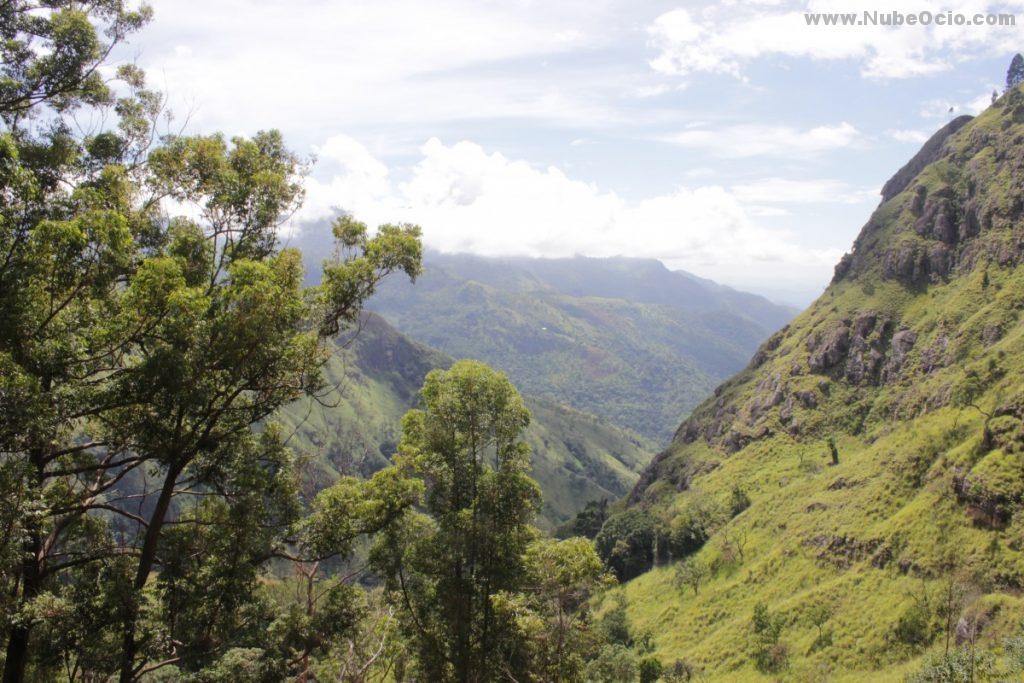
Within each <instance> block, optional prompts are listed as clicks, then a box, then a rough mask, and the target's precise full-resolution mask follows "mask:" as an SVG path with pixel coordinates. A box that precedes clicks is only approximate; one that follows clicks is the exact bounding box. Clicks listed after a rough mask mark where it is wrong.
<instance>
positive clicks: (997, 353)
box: [624, 89, 1024, 681]
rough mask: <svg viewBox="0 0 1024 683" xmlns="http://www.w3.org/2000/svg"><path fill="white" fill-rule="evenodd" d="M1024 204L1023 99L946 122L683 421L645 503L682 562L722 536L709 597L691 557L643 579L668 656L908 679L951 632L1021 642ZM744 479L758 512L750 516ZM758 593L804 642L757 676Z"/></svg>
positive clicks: (638, 620)
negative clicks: (749, 355) (826, 275)
mask: <svg viewBox="0 0 1024 683" xmlns="http://www.w3.org/2000/svg"><path fill="white" fill-rule="evenodd" d="M1022 217H1024V93H1022V92H1021V91H1020V89H1017V90H1014V91H1012V92H1010V93H1009V94H1008V95H1005V96H1004V97H1002V98H1001V99H1000V100H999V101H998V102H997V103H996V104H995V105H994V106H993V107H991V108H990V109H989V110H988V111H986V112H985V113H983V114H982V115H980V116H979V117H978V118H976V119H974V120H969V119H967V118H963V119H958V120H956V121H954V122H952V123H951V124H949V125H948V126H947V127H946V128H944V129H943V130H942V131H939V133H937V134H936V136H935V137H934V138H933V139H932V140H931V141H929V142H928V144H927V145H926V146H925V148H924V149H923V150H922V151H921V153H920V154H919V155H918V156H917V157H915V158H914V159H913V160H912V161H911V162H910V163H909V164H907V166H906V167H905V168H904V169H902V170H901V171H900V172H899V173H898V174H897V175H896V176H895V177H894V178H893V180H892V181H890V183H889V184H887V185H886V187H885V190H884V192H883V201H882V203H881V205H880V206H879V207H878V209H877V210H876V211H875V213H874V214H873V215H872V216H871V218H870V220H869V221H868V223H867V225H865V226H864V228H863V230H862V232H861V234H860V236H859V237H858V239H857V240H856V242H855V247H854V250H853V252H852V253H851V254H849V255H847V256H846V257H844V258H843V260H842V261H841V263H840V264H839V265H838V266H837V268H836V276H835V279H834V281H833V283H832V284H831V286H830V287H829V288H828V289H827V290H826V291H825V293H824V294H823V295H822V296H821V297H820V298H819V299H818V300H817V301H816V302H815V303H814V304H813V305H812V306H811V307H810V308H809V309H807V310H806V311H804V312H803V313H802V314H801V315H800V316H798V317H797V318H796V319H795V320H794V321H793V322H792V323H791V324H790V325H789V326H788V327H786V328H785V329H783V330H782V331H781V332H779V333H778V334H776V335H774V336H773V337H771V338H770V339H769V340H768V342H766V343H765V344H764V345H763V346H762V347H761V349H760V350H759V351H758V352H757V354H755V356H754V359H753V360H752V361H751V363H750V365H749V366H748V367H747V368H746V369H745V370H743V371H742V372H740V373H739V374H738V375H736V376H735V377H733V378H732V379H730V380H729V381H728V382H726V383H725V384H723V385H722V386H720V387H719V388H718V389H716V391H715V393H714V396H713V397H712V398H710V399H708V400H707V401H705V402H704V403H703V404H702V405H701V406H700V407H699V408H697V410H696V411H695V412H694V413H693V415H692V416H691V417H690V418H689V419H687V420H686V421H685V422H684V423H683V424H682V426H681V427H680V428H679V430H678V431H677V433H676V435H675V439H674V441H673V443H672V445H671V446H670V448H669V449H667V450H666V451H665V452H663V453H662V454H660V455H659V456H658V457H657V458H656V459H655V461H654V462H653V463H652V465H651V466H650V468H649V469H648V470H647V471H646V472H645V474H644V475H643V477H642V480H641V482H640V483H639V484H638V485H637V487H636V489H635V490H634V491H633V493H632V494H631V496H630V498H629V501H628V503H629V505H630V506H631V507H632V508H633V509H635V510H642V509H646V510H648V511H650V512H651V513H652V514H653V515H655V516H656V517H658V518H659V519H660V520H662V521H663V522H664V523H665V524H666V527H667V528H668V529H669V530H670V531H669V532H668V534H667V538H668V539H669V540H667V541H666V545H667V546H668V548H669V549H670V550H672V549H674V550H675V555H676V558H678V557H679V556H680V555H681V554H683V553H685V544H684V543H681V542H680V539H682V540H685V538H687V537H686V534H685V532H686V530H687V529H692V528H693V527H694V525H695V524H696V523H697V522H701V521H703V523H705V525H706V528H707V530H708V531H709V532H710V538H709V540H707V542H706V543H705V544H704V545H703V548H702V549H701V550H700V551H699V553H698V554H697V556H696V558H697V561H698V562H701V563H704V564H703V565H701V566H707V567H710V568H712V570H713V571H712V573H711V576H710V577H709V578H708V580H707V581H706V582H705V583H704V584H702V585H700V586H699V590H698V591H697V592H696V594H695V591H693V590H692V589H691V588H690V587H685V588H682V589H681V588H679V587H677V586H676V583H675V582H674V577H675V576H676V571H677V567H678V566H679V563H678V560H677V561H676V562H675V563H673V562H672V561H671V560H666V561H664V562H663V563H662V566H659V567H656V568H655V569H653V570H652V571H650V572H647V573H646V574H643V575H642V576H640V577H639V578H637V579H636V580H634V581H632V582H630V583H629V584H628V585H626V586H625V588H624V592H625V594H626V596H627V598H628V600H629V601H630V608H629V614H630V617H631V618H632V620H633V621H634V623H635V625H636V626H637V627H638V628H640V629H649V630H651V631H652V632H653V633H654V643H655V647H656V651H657V653H658V655H659V656H660V657H661V658H662V659H663V660H667V661H672V660H673V659H675V658H680V659H684V660H686V661H688V662H690V663H691V664H693V665H696V666H698V667H700V668H702V669H703V670H704V671H705V673H706V674H708V676H709V678H710V679H712V680H728V681H735V680H748V679H749V680H759V679H761V678H765V679H776V678H785V679H790V680H834V681H838V680H872V681H878V680H901V678H902V675H903V673H904V672H906V671H911V670H914V669H916V668H917V667H919V666H920V665H921V657H922V656H923V655H924V654H926V653H932V652H936V651H938V652H943V651H944V650H945V647H946V643H947V635H948V639H949V640H948V642H949V643H950V648H952V649H953V650H955V649H956V648H957V647H958V646H959V645H960V644H961V643H964V642H967V643H968V644H969V643H971V642H974V641H975V640H977V643H978V645H977V646H978V648H979V649H981V648H994V651H995V652H996V653H997V654H998V653H999V652H1001V642H1002V639H1003V637H1005V636H1007V635H1009V634H1012V633H1019V628H1020V623H1021V617H1022V616H1024V603H1022V599H1021V591H1022V589H1024V509H1022V505H1024V455H1022V453H1024V327H1022V325H1021V324H1020V319H1021V315H1022V310H1024V267H1022V265H1021V264H1022V261H1024V221H1022ZM830 439H832V442H833V443H834V445H835V452H836V454H837V457H838V464H835V465H833V464H832V457H831V453H832V448H831V446H830ZM737 489H739V490H742V491H743V492H745V493H746V494H747V495H748V496H749V498H750V501H751V503H752V504H751V505H750V507H749V508H747V509H746V510H744V511H742V512H739V514H738V515H735V516H733V514H732V513H730V512H729V511H728V506H729V501H730V500H733V499H734V491H736V490H737ZM741 507H742V506H741ZM708 510H712V511H717V517H716V515H714V514H712V515H708V514H707V511H708ZM701 515H703V516H701ZM708 519H710V520H711V521H709V522H708V521H706V520H708ZM695 520H696V522H695ZM673 534H674V535H673ZM660 554H661V555H662V556H663V558H664V556H665V555H666V554H668V553H666V552H665V549H662V550H661V551H660ZM689 566H691V567H692V566H698V565H694V564H692V563H691V565H689ZM951 588H953V589H954V590H952V591H951V590H950V589H951ZM949 596H953V597H955V599H954V600H949V599H948V598H949ZM757 603H763V604H764V605H766V606H767V608H768V610H769V614H770V615H775V616H774V619H777V622H774V623H775V624H777V626H778V628H779V643H780V644H781V646H780V648H778V649H775V650H771V651H768V650H765V651H766V652H768V655H770V656H778V657H779V658H780V659H781V660H782V661H785V660H786V659H787V658H786V657H784V656H783V655H788V665H787V666H786V667H785V668H782V667H780V668H779V669H778V670H777V672H775V673H770V674H764V673H761V672H759V671H758V669H757V667H756V666H755V655H756V650H757V647H758V637H757V636H755V634H754V633H753V630H752V625H751V624H752V614H753V612H754V607H755V605H756V604H757ZM947 604H948V605H949V608H948V609H946V607H945V605H947ZM821 606H823V607H824V608H825V609H824V610H823V611H821V612H818V613H817V614H816V613H815V612H816V610H815V608H816V607H821ZM815 622H818V623H815ZM765 623H769V624H771V623H772V619H769V620H768V621H767V622H766V621H764V620H762V624H765ZM772 628H774V625H771V626H770V627H768V628H766V629H765V630H762V634H764V633H770V632H772ZM769 640H770V639H769ZM761 642H762V643H763V642H764V641H761ZM762 663H763V664H764V663H765V662H762ZM761 668H762V669H767V668H770V666H762V667H761ZM1015 675H1016V676H1019V674H1015ZM936 680H938V679H936ZM942 680H947V679H942ZM948 680H954V679H948ZM955 680H960V679H955ZM964 680H966V679H964ZM979 680H980V679H979ZM985 680H988V679H985ZM1010 680H1020V679H1019V678H1011V679H1010Z"/></svg>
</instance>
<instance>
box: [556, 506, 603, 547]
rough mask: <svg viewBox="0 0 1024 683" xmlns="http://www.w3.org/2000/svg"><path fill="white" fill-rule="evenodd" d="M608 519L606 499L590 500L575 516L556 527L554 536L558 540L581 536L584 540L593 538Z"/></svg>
mask: <svg viewBox="0 0 1024 683" xmlns="http://www.w3.org/2000/svg"><path fill="white" fill-rule="evenodd" d="M607 519H608V499H607V498H602V499H601V500H591V501H589V502H587V504H586V505H584V506H583V509H582V510H580V511H579V512H577V513H576V516H575V517H574V518H573V519H572V520H570V521H569V522H566V523H565V524H563V525H562V526H560V527H558V529H557V531H556V535H557V536H558V537H559V538H569V537H571V536H583V537H584V538H591V539H592V538H595V537H596V536H597V535H598V534H599V533H600V532H601V527H602V526H604V523H605V521H606V520H607Z"/></svg>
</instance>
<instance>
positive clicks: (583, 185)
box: [299, 135, 862, 287]
mask: <svg viewBox="0 0 1024 683" xmlns="http://www.w3.org/2000/svg"><path fill="white" fill-rule="evenodd" d="M420 153H421V158H420V160H419V161H418V162H417V163H416V164H415V166H414V167H413V168H412V170H411V173H409V174H408V178H407V179H405V180H402V181H396V180H395V179H394V178H393V177H392V172H391V170H390V169H388V168H387V167H386V166H385V165H384V164H382V163H381V162H380V161H378V160H377V159H375V158H374V157H373V156H372V155H371V154H370V153H369V152H368V151H367V149H366V148H365V147H364V146H363V145H361V144H360V143H359V142H357V141H355V140H353V139H352V138H350V137H347V136H344V135H338V136H334V137H332V138H330V139H329V140H327V141H326V142H325V143H324V144H323V145H322V146H321V147H320V148H319V156H320V157H321V158H322V159H324V160H328V161H329V162H330V163H331V164H332V165H333V166H334V167H335V168H337V169H338V172H337V173H335V174H334V175H333V176H332V177H330V178H325V179H316V178H311V179H310V180H309V183H308V187H307V202H306V206H305V207H304V209H303V212H302V214H301V216H300V217H299V221H300V222H302V223H304V224H305V225H306V226H307V227H306V228H305V229H310V227H309V226H310V225H312V224H313V223H314V222H316V221H321V224H322V219H324V218H328V217H330V216H332V215H335V214H336V213H337V212H338V211H341V210H344V211H349V212H352V213H353V214H355V215H356V216H357V217H358V218H360V219H361V220H364V221H366V222H367V223H369V224H371V225H376V224H380V223H384V222H400V221H403V222H414V223H417V224H419V225H421V226H422V227H423V228H424V238H425V241H426V243H427V244H428V245H429V246H431V247H434V248H436V249H439V250H442V251H450V252H471V253H476V254H481V255H522V256H548V257H560V256H563V257H564V256H573V255H577V254H581V255H587V256H617V255H622V256H636V257H649V258H658V259H661V260H662V261H664V262H665V263H666V264H668V265H669V266H670V267H675V268H682V269H685V270H688V271H691V272H694V273H697V274H700V275H703V276H707V277H711V278H714V279H716V280H718V281H721V282H726V283H729V284H734V285H737V286H745V287H751V286H756V285H757V284H758V283H765V282H776V281H777V282H779V283H784V284H791V285H793V284H796V283H806V282H824V281H827V279H828V274H829V273H830V272H831V269H832V266H833V265H834V263H835V262H836V260H837V259H838V258H839V256H840V252H839V251H838V250H836V249H821V250H817V249H809V248H807V247H804V246H800V245H799V244H797V240H796V239H794V237H793V235H791V234H789V233H788V232H786V231H783V230H778V229H770V228H768V227H765V226H763V225H761V224H759V223H758V222H757V220H756V218H757V217H758V216H760V215H763V213H762V212H761V211H760V210H759V205H762V204H770V203H777V202H800V203H806V202H848V201H860V200H861V199H862V196H861V195H858V194H857V193H856V192H855V191H853V190H851V188H849V187H847V186H846V185H845V184H843V183H840V182H838V181H831V180H825V181H820V180H815V181H799V180H792V179H778V178H776V179H767V180H764V181H760V182H757V183H748V184H743V185H737V186H735V187H722V186H718V185H707V186H696V187H685V186H684V187H678V188H677V189H675V190H674V191H673V192H670V193H667V194H663V195H657V196H651V197H646V198H643V199H640V200H638V201H627V200H626V199H624V198H623V197H621V196H619V195H618V194H616V193H615V192H610V191H604V190H601V189H600V188H598V187H597V186H596V185H594V184H591V183H587V182H583V181H580V180H575V179H573V178H571V177H569V176H568V175H566V173H565V172H563V171H562V170H561V169H559V168H556V167H553V166H552V167H547V168H537V167H535V166H533V165H531V164H529V163H527V162H525V161H522V160H514V159H509V158H506V157H505V156H503V155H502V154H499V153H488V152H487V151H486V150H484V149H483V148H482V147H481V146H480V145H477V144H475V143H472V142H467V141H463V142H458V143H455V144H451V145H446V144H444V143H443V142H441V141H440V140H438V139H437V138H432V139H430V140H428V141H427V142H426V143H425V144H424V145H423V146H422V147H421V148H420ZM851 198H852V199H851ZM300 229H301V227H300Z"/></svg>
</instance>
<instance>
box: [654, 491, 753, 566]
mask: <svg viewBox="0 0 1024 683" xmlns="http://www.w3.org/2000/svg"><path fill="white" fill-rule="evenodd" d="M744 495H745V494H744ZM728 516H729V513H728V511H727V510H725V508H724V507H723V506H722V505H721V504H720V503H719V502H718V501H716V500H715V499H714V498H712V497H710V496H707V495H703V494H694V495H693V496H692V497H691V498H690V500H689V504H688V505H687V506H686V509H685V510H684V511H683V512H682V513H680V514H679V515H676V517H675V518H673V519H672V522H671V524H669V531H668V543H669V547H670V549H671V552H672V555H673V556H674V557H686V556H687V555H692V554H693V553H695V552H697V551H698V550H700V549H701V548H702V547H703V546H704V543H706V542H707V540H708V538H710V537H711V534H713V533H715V531H717V530H718V528H719V527H721V526H722V524H724V523H725V522H726V520H727V519H728Z"/></svg>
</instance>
